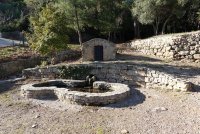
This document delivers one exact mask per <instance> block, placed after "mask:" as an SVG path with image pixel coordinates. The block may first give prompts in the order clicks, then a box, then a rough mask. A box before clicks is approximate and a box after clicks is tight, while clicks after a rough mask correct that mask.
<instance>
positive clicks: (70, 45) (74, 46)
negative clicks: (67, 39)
mask: <svg viewBox="0 0 200 134" xmlns="http://www.w3.org/2000/svg"><path fill="white" fill-rule="evenodd" d="M68 46H69V49H71V50H81V46H80V45H79V44H68Z"/></svg>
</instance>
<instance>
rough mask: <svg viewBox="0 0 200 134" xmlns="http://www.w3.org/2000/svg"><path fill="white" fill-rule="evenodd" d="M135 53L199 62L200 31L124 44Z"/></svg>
mask: <svg viewBox="0 0 200 134" xmlns="http://www.w3.org/2000/svg"><path fill="white" fill-rule="evenodd" d="M126 45H127V46H128V47H129V48H131V49H134V50H135V51H140V52H142V53H144V54H146V55H155V56H158V57H161V58H166V59H175V60H181V59H187V60H191V61H196V62H199V61H200V31H197V32H190V33H183V34H169V35H160V36H155V37H151V38H148V39H144V40H136V41H132V42H130V43H127V44H126Z"/></svg>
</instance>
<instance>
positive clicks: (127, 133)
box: [121, 129, 129, 134]
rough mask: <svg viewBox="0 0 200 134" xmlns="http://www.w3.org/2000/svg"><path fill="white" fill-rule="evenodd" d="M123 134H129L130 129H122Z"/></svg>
mask: <svg viewBox="0 0 200 134" xmlns="http://www.w3.org/2000/svg"><path fill="white" fill-rule="evenodd" d="M121 134H129V131H128V130H126V129H123V130H122V131H121Z"/></svg>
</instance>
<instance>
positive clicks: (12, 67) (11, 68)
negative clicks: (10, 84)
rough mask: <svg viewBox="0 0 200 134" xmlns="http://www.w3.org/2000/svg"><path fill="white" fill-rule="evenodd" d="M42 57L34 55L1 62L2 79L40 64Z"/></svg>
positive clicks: (0, 73)
mask: <svg viewBox="0 0 200 134" xmlns="http://www.w3.org/2000/svg"><path fill="white" fill-rule="evenodd" d="M40 61H41V58H39V57H34V58H28V59H18V60H16V61H10V62H5V63H1V64H0V79H3V78H6V77H8V76H10V75H15V74H16V73H19V72H21V71H22V70H23V69H25V68H30V67H35V66H36V65H39V64H40Z"/></svg>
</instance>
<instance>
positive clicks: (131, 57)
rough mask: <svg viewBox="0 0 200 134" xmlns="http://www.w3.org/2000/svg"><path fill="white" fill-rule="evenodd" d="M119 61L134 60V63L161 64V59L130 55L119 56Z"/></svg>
mask: <svg viewBox="0 0 200 134" xmlns="http://www.w3.org/2000/svg"><path fill="white" fill-rule="evenodd" d="M117 59H118V60H123V61H126V60H133V61H152V62H161V61H162V60H160V59H155V58H151V57H145V56H139V55H130V54H117Z"/></svg>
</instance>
